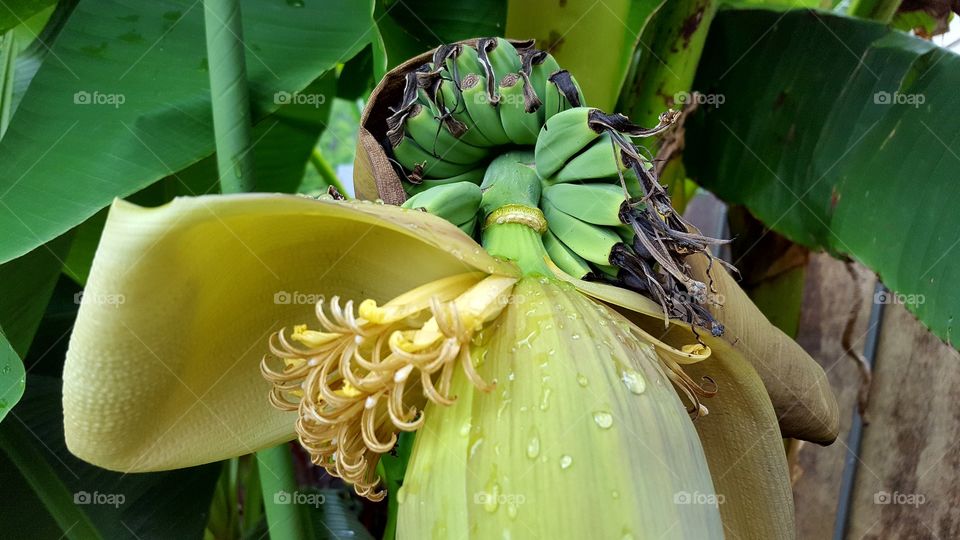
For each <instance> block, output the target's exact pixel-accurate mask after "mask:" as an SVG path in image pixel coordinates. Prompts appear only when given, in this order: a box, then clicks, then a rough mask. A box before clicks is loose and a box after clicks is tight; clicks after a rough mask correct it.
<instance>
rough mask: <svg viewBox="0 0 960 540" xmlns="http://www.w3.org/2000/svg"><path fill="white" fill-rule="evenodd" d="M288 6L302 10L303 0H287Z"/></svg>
mask: <svg viewBox="0 0 960 540" xmlns="http://www.w3.org/2000/svg"><path fill="white" fill-rule="evenodd" d="M287 5H288V6H290V7H296V8H302V7H303V0H287Z"/></svg>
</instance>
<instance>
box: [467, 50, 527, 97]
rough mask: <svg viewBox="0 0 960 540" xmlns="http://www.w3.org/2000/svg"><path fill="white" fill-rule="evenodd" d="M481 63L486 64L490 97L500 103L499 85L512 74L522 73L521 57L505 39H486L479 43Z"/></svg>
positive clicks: (485, 72)
mask: <svg viewBox="0 0 960 540" xmlns="http://www.w3.org/2000/svg"><path fill="white" fill-rule="evenodd" d="M477 52H478V57H479V61H480V63H481V64H484V66H485V71H484V75H485V76H486V77H487V81H486V82H487V90H488V97H490V98H491V102H492V103H494V104H496V103H497V102H498V101H499V93H498V92H497V83H498V82H500V80H501V79H503V78H504V77H506V76H507V75H509V74H510V73H517V72H519V71H520V55H519V54H518V53H517V49H516V48H514V46H513V44H511V43H510V42H509V41H507V40H505V39H503V38H484V39H481V40H480V41H478V42H477Z"/></svg>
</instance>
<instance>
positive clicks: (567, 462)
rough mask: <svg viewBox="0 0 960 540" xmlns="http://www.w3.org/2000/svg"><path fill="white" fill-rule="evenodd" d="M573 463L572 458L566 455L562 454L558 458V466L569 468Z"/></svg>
mask: <svg viewBox="0 0 960 540" xmlns="http://www.w3.org/2000/svg"><path fill="white" fill-rule="evenodd" d="M571 465H573V458H572V457H570V456H567V455H564V456H562V457H561V458H560V468H561V469H569V468H570V466H571Z"/></svg>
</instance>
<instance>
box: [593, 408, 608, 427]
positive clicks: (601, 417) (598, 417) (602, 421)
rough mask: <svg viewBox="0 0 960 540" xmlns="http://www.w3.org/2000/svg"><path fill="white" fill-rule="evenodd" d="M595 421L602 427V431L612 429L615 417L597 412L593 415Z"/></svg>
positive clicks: (603, 412)
mask: <svg viewBox="0 0 960 540" xmlns="http://www.w3.org/2000/svg"><path fill="white" fill-rule="evenodd" d="M593 421H594V422H596V423H597V425H598V426H600V429H610V426H612V425H613V415H612V414H610V413H609V412H607V411H596V412H594V413H593Z"/></svg>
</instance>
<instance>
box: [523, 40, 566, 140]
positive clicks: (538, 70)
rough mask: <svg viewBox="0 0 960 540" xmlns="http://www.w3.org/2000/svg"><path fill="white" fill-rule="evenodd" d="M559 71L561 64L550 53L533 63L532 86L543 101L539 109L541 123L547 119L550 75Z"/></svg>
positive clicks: (531, 71)
mask: <svg viewBox="0 0 960 540" xmlns="http://www.w3.org/2000/svg"><path fill="white" fill-rule="evenodd" d="M557 71H560V64H558V63H557V60H556V59H555V58H554V57H553V55H551V54H550V53H545V54H544V55H543V58H542V59H541V60H540V63H538V64H533V66H532V68H531V70H530V86H532V87H533V91H534V92H535V93H536V94H537V97H538V98H540V103H541V105H540V107H539V108H538V109H537V116H539V118H540V125H543V123H544V122H545V121H546V119H547V107H546V99H547V86H552V84H551V83H550V82H549V81H548V79H549V78H550V75H553V74H554V73H556V72H557ZM558 92H559V91H558Z"/></svg>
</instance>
